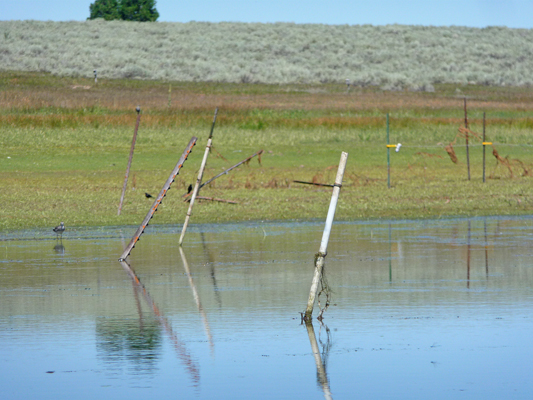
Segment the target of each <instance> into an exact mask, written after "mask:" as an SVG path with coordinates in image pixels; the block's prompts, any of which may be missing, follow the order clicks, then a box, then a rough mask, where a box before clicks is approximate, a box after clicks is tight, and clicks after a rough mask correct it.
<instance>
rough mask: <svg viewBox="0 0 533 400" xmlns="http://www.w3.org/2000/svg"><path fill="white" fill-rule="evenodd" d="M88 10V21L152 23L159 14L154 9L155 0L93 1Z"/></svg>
mask: <svg viewBox="0 0 533 400" xmlns="http://www.w3.org/2000/svg"><path fill="white" fill-rule="evenodd" d="M89 10H90V16H89V18H88V19H96V18H103V19H105V20H107V21H111V20H113V19H123V20H125V21H141V22H144V21H152V22H153V21H157V19H158V18H159V13H158V12H157V10H156V8H155V0H95V2H94V3H92V4H91V5H90V6H89Z"/></svg>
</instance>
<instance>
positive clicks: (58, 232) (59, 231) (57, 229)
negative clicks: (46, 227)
mask: <svg viewBox="0 0 533 400" xmlns="http://www.w3.org/2000/svg"><path fill="white" fill-rule="evenodd" d="M52 230H53V231H54V232H55V233H56V235H57V236H61V238H63V232H65V224H64V223H63V222H61V224H59V225H58V226H56V227H55V228H54V229H52Z"/></svg>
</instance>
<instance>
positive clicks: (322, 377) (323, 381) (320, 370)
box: [305, 321, 333, 399]
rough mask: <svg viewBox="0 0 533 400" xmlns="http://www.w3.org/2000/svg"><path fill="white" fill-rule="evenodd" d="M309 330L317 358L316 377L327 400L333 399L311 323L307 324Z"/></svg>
mask: <svg viewBox="0 0 533 400" xmlns="http://www.w3.org/2000/svg"><path fill="white" fill-rule="evenodd" d="M305 327H306V328H307V334H308V335H309V342H310V343H311V350H312V351H313V356H314V357H315V364H316V376H317V379H318V382H319V383H320V386H322V390H323V391H324V397H325V398H326V399H332V398H333V397H332V396H331V390H330V388H329V382H328V375H327V371H326V368H325V366H324V364H323V363H322V357H320V349H319V348H318V343H317V341H316V335H315V329H314V327H313V323H312V322H311V321H307V322H306V323H305Z"/></svg>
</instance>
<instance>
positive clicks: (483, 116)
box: [483, 113, 485, 183]
mask: <svg viewBox="0 0 533 400" xmlns="http://www.w3.org/2000/svg"><path fill="white" fill-rule="evenodd" d="M483 183H485V113H483Z"/></svg>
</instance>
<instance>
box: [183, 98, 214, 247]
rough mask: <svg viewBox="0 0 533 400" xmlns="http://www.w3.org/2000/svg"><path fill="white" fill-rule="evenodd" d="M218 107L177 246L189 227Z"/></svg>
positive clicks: (209, 147) (209, 148)
mask: <svg viewBox="0 0 533 400" xmlns="http://www.w3.org/2000/svg"><path fill="white" fill-rule="evenodd" d="M217 113H218V107H217V108H216V109H215V116H214V118H213V124H212V125H211V133H210V134H209V138H208V139H207V146H206V148H205V153H204V158H203V159H202V164H201V165H200V172H198V179H196V184H195V185H194V190H193V192H192V197H191V202H190V203H189V209H188V210H187V215H186V216H185V222H184V223H183V228H182V229H181V235H180V240H179V245H180V246H181V244H182V243H183V237H184V236H185V231H186V230H187V225H189V219H190V218H191V214H192V207H193V206H194V200H195V199H196V195H197V194H198V190H199V188H200V184H201V183H202V177H203V176H204V169H205V165H206V164H207V156H209V151H210V150H211V141H212V140H213V129H214V128H215V122H216V120H217Z"/></svg>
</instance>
